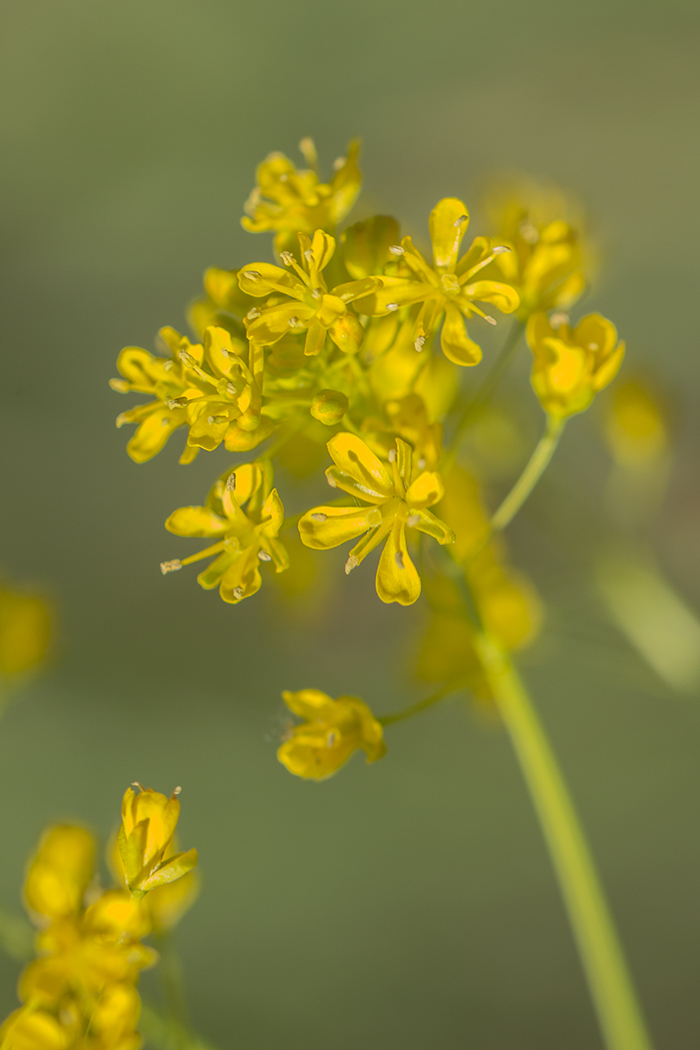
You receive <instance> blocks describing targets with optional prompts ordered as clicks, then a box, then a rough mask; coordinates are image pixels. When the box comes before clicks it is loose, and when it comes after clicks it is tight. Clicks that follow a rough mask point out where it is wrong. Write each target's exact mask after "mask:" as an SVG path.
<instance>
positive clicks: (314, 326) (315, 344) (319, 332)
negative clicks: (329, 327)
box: [304, 318, 326, 357]
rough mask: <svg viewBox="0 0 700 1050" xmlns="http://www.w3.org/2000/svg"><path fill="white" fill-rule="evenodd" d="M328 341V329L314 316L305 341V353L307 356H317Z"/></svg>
mask: <svg viewBox="0 0 700 1050" xmlns="http://www.w3.org/2000/svg"><path fill="white" fill-rule="evenodd" d="M325 342H326V329H325V328H324V327H323V325H321V324H319V322H318V321H317V320H316V319H315V318H314V320H313V321H312V322H311V324H310V325H309V327H308V328H307V330H306V340H305V342H304V354H305V356H306V357H316V356H317V355H318V354H320V353H321V351H322V350H323V347H324V344H325Z"/></svg>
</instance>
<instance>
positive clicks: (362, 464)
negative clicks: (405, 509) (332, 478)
mask: <svg viewBox="0 0 700 1050" xmlns="http://www.w3.org/2000/svg"><path fill="white" fill-rule="evenodd" d="M326 448H327V449H328V452H329V453H330V456H331V459H332V460H333V462H334V463H335V465H336V467H338V469H339V470H340V471H342V473H343V474H346V475H347V476H348V477H349V478H352V479H353V481H355V482H356V483H357V485H358V486H360V489H361V491H363V492H366V494H367V495H368V496H371V497H373V498H384V499H389V498H390V497H391V496H393V494H394V485H393V482H392V479H391V476H390V474H389V472H388V471H387V469H386V467H385V466H384V464H383V463H382V462H381V461H380V460H379V459H377V457H376V456H375V454H374V452H372V450H371V449H370V448H369V447H368V446H367V445H366V444H365V442H364V441H363V440H362V438H359V437H357V436H356V435H355V434H349V433H347V432H346V431H341V432H340V433H339V434H335V435H334V436H333V437H332V438H331V439H330V441H329V442H328V444H327V445H326Z"/></svg>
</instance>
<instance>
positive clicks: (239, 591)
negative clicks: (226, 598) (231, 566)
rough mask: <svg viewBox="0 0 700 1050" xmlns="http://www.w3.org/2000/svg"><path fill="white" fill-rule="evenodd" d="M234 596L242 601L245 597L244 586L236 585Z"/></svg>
mask: <svg viewBox="0 0 700 1050" xmlns="http://www.w3.org/2000/svg"><path fill="white" fill-rule="evenodd" d="M233 597H234V598H235V599H236V600H237V601H240V600H241V598H242V597H243V588H242V587H234V588H233Z"/></svg>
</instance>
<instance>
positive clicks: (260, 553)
mask: <svg viewBox="0 0 700 1050" xmlns="http://www.w3.org/2000/svg"><path fill="white" fill-rule="evenodd" d="M258 558H260V561H272V555H270V554H268V553H267V551H262V550H261V551H258Z"/></svg>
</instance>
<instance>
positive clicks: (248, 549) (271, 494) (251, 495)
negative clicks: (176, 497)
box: [161, 460, 289, 605]
mask: <svg viewBox="0 0 700 1050" xmlns="http://www.w3.org/2000/svg"><path fill="white" fill-rule="evenodd" d="M271 471H272V468H271V465H270V462H269V460H263V461H262V462H257V463H244V464H242V466H240V467H236V469H235V470H231V471H227V472H226V474H224V475H223V477H221V478H219V480H218V481H217V482H216V484H215V485H214V487H213V489H212V490H211V492H210V494H209V498H208V499H207V503H206V506H204V507H180V508H179V510H176V511H173V513H172V514H171V515H170V517H169V518H168V520H167V521H166V523H165V527H166V529H167V530H168V531H169V532H174V533H175V535H176V536H207V537H209V538H211V539H216V541H217V542H216V543H214V544H213V545H212V546H211V547H206V548H205V550H203V551H199V553H198V554H192V555H191V556H190V557H189V558H184V559H183V560H182V561H180V560H179V559H177V560H175V561H168V562H163V563H162V564H161V571H162V572H163V573H164V574H165V573H166V572H173V571H175V570H177V569H181V568H182V567H183V565H189V564H190V563H191V562H194V561H199V559H200V558H208V557H211V556H212V555H214V554H216V555H218V557H217V558H216V559H215V561H213V562H212V563H211V564H210V565H209V566H208V567H207V568H206V569H205V570H204V572H201V573H200V574H199V576H198V577H197V582H198V583H199V584H200V586H201V587H204V588H205V589H206V590H211V589H212V588H214V587H216V586H218V587H219V594H220V595H221V597H222V598H223V600H224V601H225V602H230V603H231V604H234V605H235V604H236V603H237V602H240V601H242V600H243V599H244V598H249V597H250V596H251V595H253V594H255V593H256V592H257V591H258V590H259V589H260V585H261V583H262V580H261V577H260V563H261V562H272V563H273V565H274V567H275V570H276V571H277V572H283V570H284V569H286V568H287V567H288V564H289V559H288V557H287V552H286V550H285V548H284V546H283V545H282V543H280V541H279V540H278V539H277V534H278V533H279V530H280V528H281V527H282V522H283V520H284V508H283V507H282V501H281V500H280V498H279V496H278V495H277V489H271V480H272V478H271ZM245 503H247V504H248V506H247V509H246V511H244V510H243V509H242V508H243V505H244V504H245Z"/></svg>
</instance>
